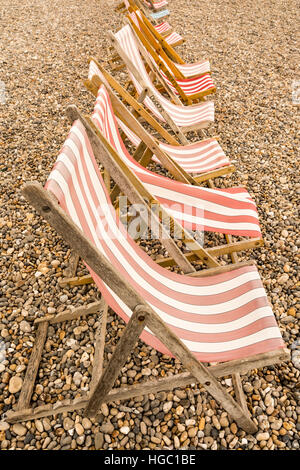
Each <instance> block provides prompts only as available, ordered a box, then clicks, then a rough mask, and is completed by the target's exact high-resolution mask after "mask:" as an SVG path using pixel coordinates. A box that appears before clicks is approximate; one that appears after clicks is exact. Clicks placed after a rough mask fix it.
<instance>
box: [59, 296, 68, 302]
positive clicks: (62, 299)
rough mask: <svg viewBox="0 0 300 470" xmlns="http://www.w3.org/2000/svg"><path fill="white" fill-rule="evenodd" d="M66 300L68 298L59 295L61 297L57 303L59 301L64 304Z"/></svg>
mask: <svg viewBox="0 0 300 470" xmlns="http://www.w3.org/2000/svg"><path fill="white" fill-rule="evenodd" d="M68 298H69V297H68V296H67V294H63V295H61V296H60V297H59V301H60V302H61V303H62V304H64V303H66V302H67V300H68Z"/></svg>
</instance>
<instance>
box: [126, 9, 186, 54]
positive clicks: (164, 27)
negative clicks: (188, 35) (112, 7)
mask: <svg viewBox="0 0 300 470" xmlns="http://www.w3.org/2000/svg"><path fill="white" fill-rule="evenodd" d="M128 14H129V16H130V18H131V19H132V21H133V22H134V24H135V25H136V26H137V27H138V28H140V24H139V21H138V15H142V13H141V11H140V10H139V9H136V10H135V9H133V8H132V7H131V6H130V7H129V8H128ZM144 17H145V15H144ZM147 21H148V20H147ZM149 23H150V25H151V27H152V28H153V29H154V31H155V34H157V35H158V36H159V37H161V38H164V40H165V41H166V43H167V44H169V45H170V46H174V47H175V46H179V45H181V44H183V43H184V39H183V37H182V36H180V34H178V33H176V31H172V32H170V33H168V31H170V28H171V27H170V24H169V23H168V22H164V23H162V24H160V25H158V26H154V25H152V24H151V22H150V21H149ZM160 31H161V32H160ZM163 32H165V33H168V34H167V35H166V34H165V35H164V36H163V35H162V34H163Z"/></svg>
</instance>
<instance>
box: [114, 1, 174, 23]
mask: <svg viewBox="0 0 300 470" xmlns="http://www.w3.org/2000/svg"><path fill="white" fill-rule="evenodd" d="M129 4H130V5H131V6H133V7H138V8H139V9H140V10H141V11H142V12H143V13H144V15H145V16H146V17H147V18H149V19H151V20H153V21H156V20H160V19H161V18H164V17H165V16H169V14H170V12H169V10H168V9H167V8H161V9H160V10H157V9H155V8H151V9H150V8H149V7H148V6H147V5H146V4H145V3H143V1H142V0H141V1H140V0H124V1H123V2H121V3H119V5H117V7H116V8H115V10H116V11H119V10H121V11H122V10H126V9H127V8H128V5H129ZM156 5H157V4H156Z"/></svg>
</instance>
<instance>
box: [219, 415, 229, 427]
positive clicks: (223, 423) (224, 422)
mask: <svg viewBox="0 0 300 470" xmlns="http://www.w3.org/2000/svg"><path fill="white" fill-rule="evenodd" d="M219 422H220V425H221V426H222V428H227V427H228V426H229V421H228V419H227V417H226V416H221V418H220V419H219Z"/></svg>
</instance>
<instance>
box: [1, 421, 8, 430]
mask: <svg viewBox="0 0 300 470" xmlns="http://www.w3.org/2000/svg"><path fill="white" fill-rule="evenodd" d="M8 429H9V424H8V423H7V422H6V421H0V432H1V431H7V430H8Z"/></svg>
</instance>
